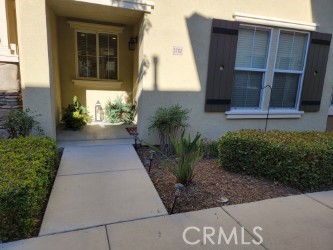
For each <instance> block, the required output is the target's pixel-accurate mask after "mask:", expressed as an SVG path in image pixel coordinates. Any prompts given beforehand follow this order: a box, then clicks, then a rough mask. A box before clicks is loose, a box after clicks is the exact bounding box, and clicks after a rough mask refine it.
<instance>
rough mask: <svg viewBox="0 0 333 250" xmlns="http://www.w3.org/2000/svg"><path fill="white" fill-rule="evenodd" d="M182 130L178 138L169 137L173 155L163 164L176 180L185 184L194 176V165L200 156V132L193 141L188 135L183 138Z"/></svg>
mask: <svg viewBox="0 0 333 250" xmlns="http://www.w3.org/2000/svg"><path fill="white" fill-rule="evenodd" d="M184 134H185V130H183V132H182V134H181V136H180V139H178V138H173V137H171V138H170V139H171V143H172V146H173V147H174V149H175V156H174V157H171V158H167V160H165V161H164V164H165V165H166V166H167V167H168V168H169V169H170V170H171V172H172V173H173V174H174V176H175V177H176V179H177V182H179V183H181V184H183V185H187V184H188V183H189V182H191V181H192V179H193V177H194V167H195V165H196V164H197V162H198V161H199V160H200V159H201V158H202V151H201V147H202V146H201V140H200V137H201V135H200V134H197V135H196V136H195V138H194V139H193V141H192V140H191V137H190V135H188V138H185V135H184Z"/></svg>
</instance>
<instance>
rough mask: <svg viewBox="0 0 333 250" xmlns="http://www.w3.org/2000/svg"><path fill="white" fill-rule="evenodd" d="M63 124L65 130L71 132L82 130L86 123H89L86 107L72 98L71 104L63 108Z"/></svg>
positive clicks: (89, 118)
mask: <svg viewBox="0 0 333 250" xmlns="http://www.w3.org/2000/svg"><path fill="white" fill-rule="evenodd" d="M62 120H63V122H64V123H65V126H66V128H68V129H71V130H79V129H81V128H83V127H84V126H85V125H86V124H87V123H88V122H91V117H90V116H89V113H88V110H87V108H86V107H84V106H82V105H81V103H80V102H79V100H78V98H77V97H76V96H74V97H73V103H72V104H69V105H68V106H67V108H65V112H64V115H63V119H62Z"/></svg>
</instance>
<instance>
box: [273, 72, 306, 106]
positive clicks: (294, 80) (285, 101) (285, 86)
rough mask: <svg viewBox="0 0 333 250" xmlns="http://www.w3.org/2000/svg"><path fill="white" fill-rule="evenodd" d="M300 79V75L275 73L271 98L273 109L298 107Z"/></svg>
mask: <svg viewBox="0 0 333 250" xmlns="http://www.w3.org/2000/svg"><path fill="white" fill-rule="evenodd" d="M299 77H300V75H299V74H283V73H275V75H274V81H273V88H272V96H271V107H275V108H295V107H296V97H297V90H298V83H299Z"/></svg>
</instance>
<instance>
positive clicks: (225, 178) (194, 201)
mask: <svg viewBox="0 0 333 250" xmlns="http://www.w3.org/2000/svg"><path fill="white" fill-rule="evenodd" d="M149 151H150V149H149V148H148V147H140V148H138V149H137V153H138V155H139V157H140V159H141V161H142V162H143V164H144V165H147V154H148V152H149ZM160 161H161V159H160V157H159V156H155V157H154V160H153V162H152V167H151V171H150V173H148V174H149V176H150V178H151V180H152V182H153V184H154V186H155V188H156V190H157V192H158V194H159V196H160V197H161V200H162V201H163V203H164V206H165V207H166V209H167V210H168V211H170V210H171V207H172V204H173V201H174V192H175V184H176V179H175V177H174V176H173V175H172V174H171V172H170V171H169V170H168V169H167V168H166V167H164V166H162V165H160ZM146 169H147V170H148V167H146ZM300 193H301V192H300V191H299V190H297V189H295V188H292V187H289V186H286V185H284V184H281V183H279V182H274V181H270V180H266V179H262V178H257V177H251V176H248V175H245V174H239V173H232V172H229V171H227V170H224V169H223V168H221V167H219V164H218V161H217V159H203V160H201V161H200V162H199V163H198V165H197V166H196V169H195V177H194V179H193V181H192V183H190V184H189V185H188V186H186V188H185V190H184V191H183V192H182V194H181V196H180V197H179V198H178V200H177V205H176V207H175V209H174V213H183V212H189V211H196V210H200V209H206V208H212V207H217V206H220V205H221V203H220V202H218V200H220V199H221V196H225V197H227V198H228V199H229V203H228V204H229V205H233V204H240V203H247V202H253V201H259V200H265V199H270V198H276V197H282V196H289V195H295V194H300Z"/></svg>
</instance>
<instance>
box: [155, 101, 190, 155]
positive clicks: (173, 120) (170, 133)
mask: <svg viewBox="0 0 333 250" xmlns="http://www.w3.org/2000/svg"><path fill="white" fill-rule="evenodd" d="M189 112H190V111H189V110H188V109H184V108H183V107H181V106H180V105H179V104H176V105H173V106H170V107H160V108H158V109H157V110H156V111H155V114H154V116H153V117H152V118H151V121H150V125H149V128H148V129H149V131H157V132H158V135H159V138H160V145H161V150H162V152H164V153H166V154H167V155H169V154H171V153H173V149H171V148H170V147H168V146H170V144H171V143H170V137H171V138H177V137H178V135H179V133H180V131H181V129H184V128H186V127H187V126H188V123H187V120H188V118H189V116H188V113H189Z"/></svg>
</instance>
